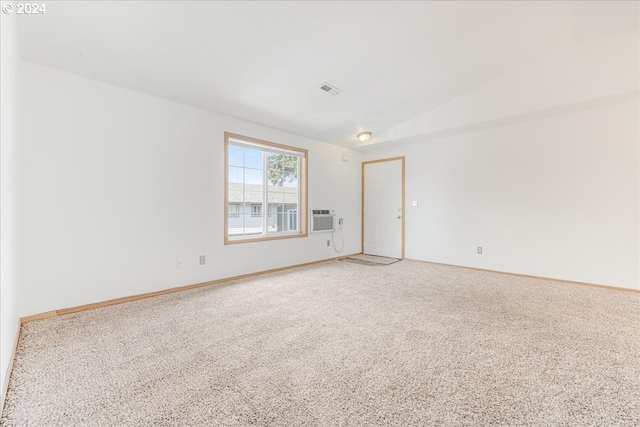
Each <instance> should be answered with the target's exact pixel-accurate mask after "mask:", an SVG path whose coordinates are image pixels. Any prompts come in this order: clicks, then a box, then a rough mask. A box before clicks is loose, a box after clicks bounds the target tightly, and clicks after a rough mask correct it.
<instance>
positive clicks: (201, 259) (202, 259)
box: [200, 255, 205, 265]
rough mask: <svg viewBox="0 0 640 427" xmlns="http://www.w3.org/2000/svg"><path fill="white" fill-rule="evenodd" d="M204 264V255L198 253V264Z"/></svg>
mask: <svg viewBox="0 0 640 427" xmlns="http://www.w3.org/2000/svg"><path fill="white" fill-rule="evenodd" d="M204 264H205V257H204V255H200V265H204Z"/></svg>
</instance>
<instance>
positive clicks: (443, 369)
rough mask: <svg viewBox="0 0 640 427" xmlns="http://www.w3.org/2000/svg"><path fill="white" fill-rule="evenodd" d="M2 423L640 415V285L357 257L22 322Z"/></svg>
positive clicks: (593, 422) (544, 421)
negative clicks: (633, 289) (363, 261)
mask: <svg viewBox="0 0 640 427" xmlns="http://www.w3.org/2000/svg"><path fill="white" fill-rule="evenodd" d="M1 424H2V425H3V426H38V427H46V426H249V425H251V426H638V425H640V294H637V293H630V292H621V291H616V290H606V289H599V288H593V287H586V286H578V285H570V284H562V283H557V282H553V281H547V280H538V279H531V278H524V277H515V276H508V275H501V274H496V273H489V272H480V271H473V270H468V269H461V268H455V267H446V266H439V265H433V264H427V263H420V262H412V261H402V262H399V263H396V264H391V265H388V266H383V267H377V268H372V267H369V266H365V265H359V264H354V263H350V262H343V261H332V262H327V263H323V264H318V265H315V266H311V267H307V268H301V269H294V270H289V271H285V272H281V273H275V274H269V275H264V276H260V277H256V278H252V279H245V280H239V281H235V282H231V283H228V284H224V285H219V286H212V287H206V288H200V289H196V290H191V291H185V292H181V293H175V294H170V295H165V296H160V297H155V298H149V299H145V300H140V301H136V302H131V303H127V304H120V305H116V306H110V307H105V308H100V309H94V310H90V311H86V312H82V313H76V314H70V315H66V316H59V317H55V318H50V319H45V320H41V321H35V322H30V323H27V324H25V325H24V326H23V330H22V334H21V337H20V342H19V347H18V350H17V355H16V359H15V365H14V371H13V375H12V378H11V381H10V386H9V392H8V397H7V401H6V405H5V410H4V413H3V414H2V420H1Z"/></svg>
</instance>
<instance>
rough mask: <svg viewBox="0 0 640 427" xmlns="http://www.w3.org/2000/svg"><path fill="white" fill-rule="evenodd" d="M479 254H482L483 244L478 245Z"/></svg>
mask: <svg viewBox="0 0 640 427" xmlns="http://www.w3.org/2000/svg"><path fill="white" fill-rule="evenodd" d="M478 255H482V246H478Z"/></svg>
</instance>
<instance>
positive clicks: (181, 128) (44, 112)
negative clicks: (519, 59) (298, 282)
mask: <svg viewBox="0 0 640 427" xmlns="http://www.w3.org/2000/svg"><path fill="white" fill-rule="evenodd" d="M22 71H23V75H22V83H23V105H24V108H23V119H24V120H23V122H22V127H23V133H22V138H23V139H22V142H21V147H20V151H19V154H18V155H19V158H18V162H17V164H18V166H17V168H18V172H19V175H20V178H21V187H20V205H19V209H20V217H21V223H20V226H19V232H20V247H19V252H18V259H19V263H18V267H17V268H18V270H19V272H20V277H21V283H22V285H21V289H20V294H19V307H18V312H19V314H20V315H21V316H24V315H30V314H35V313H39V312H44V311H48V310H53V309H60V308H64V307H70V306H75V305H80V304H86V303H91V302H96V301H102V300H107V299H111V298H116V297H121V296H126V295H134V294H139V293H143V292H149V291H155V290H160V289H164V288H169V287H174V286H179V285H187V284H191V283H199V282H204V281H208V280H214V279H219V278H224V277H229V276H234V275H239V274H245V273H251V272H256V271H262V270H267V269H272V268H277V267H282V266H288V265H293V264H299V263H304V262H309V261H315V260H321V259H327V258H331V257H334V256H336V255H337V254H336V253H335V252H334V250H333V248H328V247H327V246H326V239H327V238H329V237H328V235H327V234H312V235H310V236H309V237H307V238H297V239H287V240H278V241H270V242H259V243H250V244H236V245H229V246H224V245H223V232H224V230H223V228H224V220H223V213H224V200H223V197H224V188H223V187H224V185H223V184H224V173H225V172H224V158H223V156H224V139H223V133H224V132H225V131H229V132H233V133H238V134H242V135H247V136H251V137H254V138H260V139H264V140H267V141H273V142H278V143H282V144H287V145H293V146H299V147H303V148H307V149H308V150H309V207H311V208H314V207H315V208H329V209H335V210H336V213H337V214H338V215H339V216H340V217H343V218H344V219H345V232H344V234H345V239H346V247H345V249H344V251H343V253H345V254H349V253H354V252H359V251H360V234H359V230H360V196H359V182H360V154H359V153H357V152H353V151H349V150H347V149H344V148H341V147H338V146H333V145H330V144H326V143H322V142H319V141H315V140H311V139H308V138H304V137H301V136H297V135H293V134H290V133H287V132H283V131H279V130H276V129H271V128H268V127H264V126H260V125H257V124H252V123H249V122H246V121H242V120H236V119H232V118H229V117H225V116H222V115H218V114H214V113H211V112H207V111H204V110H199V109H196V108H192V107H188V106H185V105H181V104H177V103H173V102H170V101H166V100H162V99H159V98H154V97H151V96H147V95H142V94H139V93H136V92H132V91H129V90H125V89H121V88H118V87H114V86H109V85H107V84H103V83H99V82H96V81H92V80H88V79H84V78H80V77H77V76H74V75H71V74H66V73H62V72H59V71H56V70H53V69H49V68H45V67H41V66H38V65H35V64H32V63H27V62H24V63H23V64H22ZM342 154H349V155H350V157H351V160H350V161H349V162H343V161H342V160H341V156H342ZM199 255H206V257H207V264H206V265H205V266H199V265H198V257H199ZM176 259H181V260H182V261H183V264H184V267H183V268H182V269H176Z"/></svg>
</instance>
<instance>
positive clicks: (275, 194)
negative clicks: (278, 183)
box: [267, 188, 284, 203]
mask: <svg viewBox="0 0 640 427" xmlns="http://www.w3.org/2000/svg"><path fill="white" fill-rule="evenodd" d="M267 202H269V203H284V193H283V192H282V190H279V191H278V190H273V189H272V188H270V189H269V194H267Z"/></svg>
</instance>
